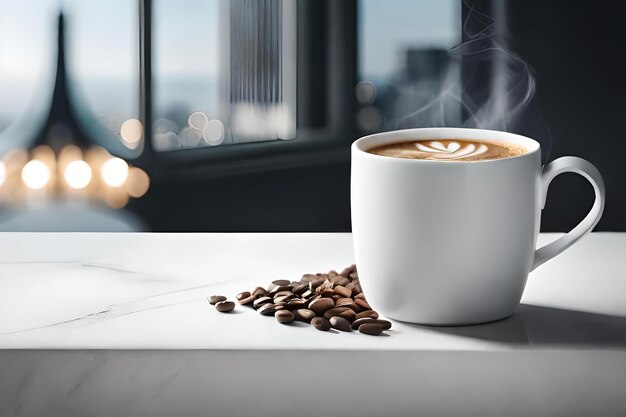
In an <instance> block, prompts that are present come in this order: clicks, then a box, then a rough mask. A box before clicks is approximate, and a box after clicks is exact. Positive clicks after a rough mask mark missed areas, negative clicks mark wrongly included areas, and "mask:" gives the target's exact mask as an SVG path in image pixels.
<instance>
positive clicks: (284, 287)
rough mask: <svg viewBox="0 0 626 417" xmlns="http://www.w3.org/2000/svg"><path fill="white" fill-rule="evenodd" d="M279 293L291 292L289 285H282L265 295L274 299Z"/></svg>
mask: <svg viewBox="0 0 626 417" xmlns="http://www.w3.org/2000/svg"><path fill="white" fill-rule="evenodd" d="M281 291H291V285H284V286H281V287H274V288H272V289H271V290H270V291H269V292H268V293H267V295H269V296H270V297H274V296H275V295H276V294H278V293H279V292H281Z"/></svg>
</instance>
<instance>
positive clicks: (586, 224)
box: [531, 156, 604, 271]
mask: <svg viewBox="0 0 626 417" xmlns="http://www.w3.org/2000/svg"><path fill="white" fill-rule="evenodd" d="M564 172H575V173H576V174H580V175H582V176H583V177H585V178H587V180H588V181H589V182H590V183H591V185H592V186H593V190H594V192H595V194H596V200H595V201H594V202H593V206H592V207H591V210H590V211H589V213H588V214H587V216H585V218H584V219H583V220H582V221H581V222H580V223H578V225H577V226H576V227H574V228H573V229H572V230H570V232H569V233H567V234H566V235H565V236H562V237H560V238H559V239H557V240H555V241H554V242H552V243H548V244H547V245H545V246H543V247H541V248H539V249H537V250H536V251H535V260H534V262H533V267H532V269H531V271H532V270H534V269H535V268H537V267H538V266H539V265H541V264H543V263H544V262H546V261H548V260H550V259H552V258H554V257H555V256H556V255H558V254H559V253H561V252H563V251H564V250H565V249H567V248H569V247H570V246H572V245H573V244H574V243H576V241H577V240H578V239H580V238H581V237H583V236H585V235H586V234H587V233H589V232H591V230H592V229H593V228H594V227H595V226H596V224H598V222H599V221H600V217H601V216H602V212H603V211H604V180H603V179H602V175H600V171H598V168H596V167H595V166H594V165H593V164H591V163H590V162H587V161H585V160H584V159H581V158H577V157H574V156H564V157H562V158H558V159H555V160H554V161H552V162H550V163H549V164H548V165H546V166H545V167H544V168H543V171H542V173H541V188H542V192H541V209H542V210H543V208H544V207H545V205H546V195H547V193H548V187H549V186H550V182H552V180H553V179H554V177H556V176H557V175H559V174H562V173H564Z"/></svg>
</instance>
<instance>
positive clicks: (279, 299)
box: [274, 293, 295, 303]
mask: <svg viewBox="0 0 626 417" xmlns="http://www.w3.org/2000/svg"><path fill="white" fill-rule="evenodd" d="M294 297H295V294H293V293H289V294H287V295H281V296H279V297H274V303H280V302H287V301H289V300H291V299H292V298H294Z"/></svg>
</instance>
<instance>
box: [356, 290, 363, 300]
mask: <svg viewBox="0 0 626 417" xmlns="http://www.w3.org/2000/svg"><path fill="white" fill-rule="evenodd" d="M359 298H360V299H361V300H365V294H363V293H362V292H361V293H359V294H357V295H355V296H354V299H355V300H358V299H359Z"/></svg>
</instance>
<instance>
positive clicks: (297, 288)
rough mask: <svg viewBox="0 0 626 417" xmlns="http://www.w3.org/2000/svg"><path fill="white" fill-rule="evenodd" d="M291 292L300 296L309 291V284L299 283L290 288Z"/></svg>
mask: <svg viewBox="0 0 626 417" xmlns="http://www.w3.org/2000/svg"><path fill="white" fill-rule="evenodd" d="M292 288H293V289H292V290H291V291H293V293H294V294H302V293H304V292H305V291H307V290H308V289H309V284H307V283H304V282H303V283H299V284H296V285H293V286H292Z"/></svg>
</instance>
